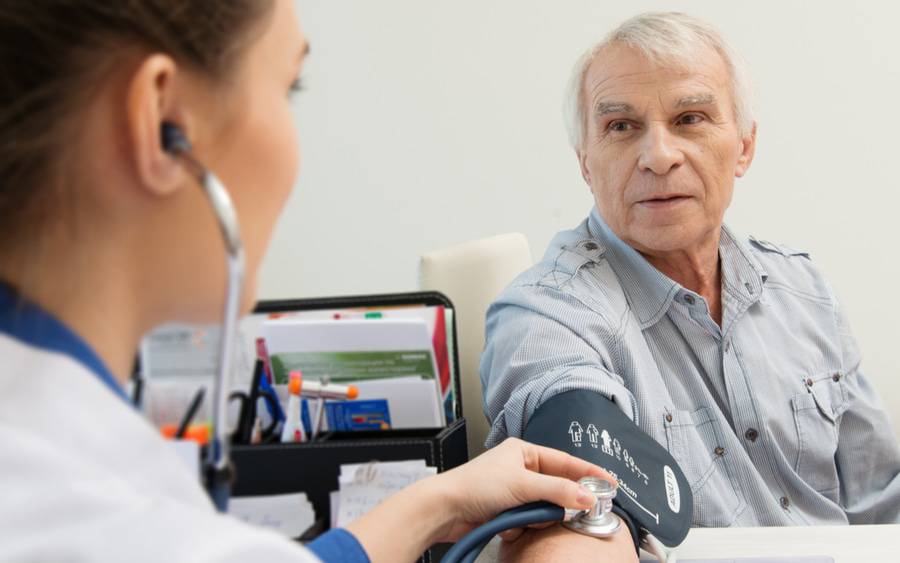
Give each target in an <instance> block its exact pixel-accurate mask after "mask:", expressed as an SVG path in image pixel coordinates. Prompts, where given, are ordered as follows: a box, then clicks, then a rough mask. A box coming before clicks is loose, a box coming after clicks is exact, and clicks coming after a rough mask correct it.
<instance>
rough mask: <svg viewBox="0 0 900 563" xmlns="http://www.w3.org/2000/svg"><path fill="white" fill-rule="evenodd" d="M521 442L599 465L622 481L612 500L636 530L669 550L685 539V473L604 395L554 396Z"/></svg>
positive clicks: (688, 510) (689, 507) (689, 499)
mask: <svg viewBox="0 0 900 563" xmlns="http://www.w3.org/2000/svg"><path fill="white" fill-rule="evenodd" d="M522 438H523V439H525V440H526V441H528V442H531V443H534V444H539V445H542V446H548V447H551V448H555V449H557V450H562V451H564V452H568V453H570V454H572V455H574V456H575V457H579V458H581V459H585V460H587V461H589V462H591V463H593V464H595V465H599V466H600V467H602V468H603V469H605V470H606V471H608V472H609V473H610V474H612V476H613V477H615V478H616V480H617V481H618V482H619V489H618V492H617V494H616V498H615V499H614V500H613V502H614V503H615V504H616V505H618V506H619V507H620V508H621V509H622V510H623V511H624V512H626V513H627V514H628V516H630V517H631V518H632V520H633V521H634V522H635V523H636V524H637V525H638V527H640V528H642V529H643V530H645V531H646V532H649V533H651V534H653V535H654V536H655V537H656V538H657V539H658V540H659V541H661V542H662V543H664V544H665V545H667V546H670V547H671V546H676V545H678V544H680V543H681V542H682V540H684V538H685V536H686V535H687V533H688V530H689V529H690V526H691V518H692V515H693V506H694V503H693V495H692V494H691V488H690V485H689V484H688V482H687V480H686V479H685V477H684V473H682V471H681V468H680V467H678V464H677V463H676V462H675V459H674V458H672V456H671V455H670V454H669V452H668V451H666V449H665V448H663V447H662V446H661V445H660V444H658V443H657V442H656V441H655V440H654V439H653V438H651V437H650V436H648V435H647V434H646V433H645V432H644V431H642V430H641V429H640V428H638V426H637V425H635V424H634V423H633V422H632V421H631V420H630V419H629V418H628V417H627V416H625V414H624V413H623V412H622V411H621V410H620V409H619V407H617V406H616V405H615V403H613V402H612V401H610V400H609V399H607V398H606V397H604V396H603V395H601V394H600V393H596V392H594V391H587V390H575V391H567V392H565V393H560V394H559V395H556V396H554V397H552V398H550V399H549V400H547V401H546V402H544V403H543V404H542V405H541V406H540V407H539V408H538V410H537V411H535V413H534V415H532V417H531V420H529V421H528V425H527V426H526V428H525V432H524V434H523V435H522ZM697 453H698V455H702V452H697Z"/></svg>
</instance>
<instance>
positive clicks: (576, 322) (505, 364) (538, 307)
mask: <svg viewBox="0 0 900 563" xmlns="http://www.w3.org/2000/svg"><path fill="white" fill-rule="evenodd" d="M614 332H615V327H614V325H613V323H611V322H607V321H606V319H605V318H604V315H603V314H602V313H600V312H598V311H596V310H592V309H590V308H588V307H587V306H586V305H585V304H583V303H580V302H578V301H577V300H576V299H575V298H574V297H572V296H571V295H568V294H567V293H565V292H564V291H563V290H559V289H553V288H546V287H525V288H512V289H508V290H507V291H505V292H504V294H503V295H502V296H501V297H500V299H498V300H497V301H496V302H495V303H494V304H493V305H492V306H491V308H490V309H489V310H488V314H487V325H486V331H485V333H486V337H485V350H484V355H483V356H482V360H481V383H482V388H483V390H484V408H485V415H486V416H487V418H488V420H489V421H490V422H491V426H492V427H491V431H490V434H489V435H488V439H487V446H488V447H492V446H494V445H496V444H498V443H500V442H501V441H503V439H504V438H506V437H507V436H512V437H520V436H521V435H522V432H523V431H524V429H525V425H526V423H527V422H528V420H529V419H530V418H531V415H532V414H534V411H535V410H537V408H538V407H540V405H541V404H542V403H543V402H545V401H546V400H547V399H549V398H551V397H552V396H554V395H557V394H559V393H563V392H565V391H570V390H573V389H584V390H588V391H594V392H596V393H599V394H601V395H603V396H605V397H607V398H609V399H610V400H611V401H613V402H614V403H615V404H616V405H617V406H618V407H619V408H620V409H621V410H622V412H623V413H625V415H626V416H627V417H628V418H630V419H632V420H634V416H635V411H636V402H635V398H634V396H633V395H632V394H631V392H630V391H629V390H628V389H627V387H626V385H625V382H624V381H623V379H622V378H621V377H620V376H618V375H616V374H615V373H612V371H610V369H609V368H608V366H611V365H612V360H611V354H610V353H609V351H608V350H607V342H613V341H615V340H616V337H615V336H614V334H613V333H614ZM604 335H609V336H608V337H605V336H604Z"/></svg>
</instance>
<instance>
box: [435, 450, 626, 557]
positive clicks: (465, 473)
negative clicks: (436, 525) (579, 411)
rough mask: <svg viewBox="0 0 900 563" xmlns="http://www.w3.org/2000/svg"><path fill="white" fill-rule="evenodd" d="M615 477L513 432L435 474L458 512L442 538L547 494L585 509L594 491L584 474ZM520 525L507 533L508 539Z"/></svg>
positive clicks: (548, 497) (545, 497) (555, 500)
mask: <svg viewBox="0 0 900 563" xmlns="http://www.w3.org/2000/svg"><path fill="white" fill-rule="evenodd" d="M587 476H591V477H600V478H603V479H607V480H609V481H611V482H613V483H615V479H614V478H613V477H612V476H611V475H610V474H609V473H607V472H606V471H604V470H603V469H600V468H599V467H597V466H596V465H594V464H592V463H589V462H587V461H584V460H583V459H579V458H577V457H574V456H571V455H569V454H567V453H564V452H561V451H558V450H554V449H551V448H545V447H543V446H536V445H534V444H530V443H528V442H523V441H522V440H518V439H516V438H508V439H507V440H506V441H504V442H503V443H502V444H500V445H499V446H496V447H495V448H493V449H491V450H488V451H487V452H485V453H483V454H482V455H480V456H478V457H476V458H475V459H473V460H472V461H470V462H469V463H466V464H465V465H461V466H459V467H457V468H455V469H453V470H451V471H448V472H446V473H442V474H440V475H437V476H435V477H434V478H433V479H434V481H436V482H440V486H441V487H442V488H444V489H445V490H446V494H447V495H448V496H449V501H448V502H449V506H447V508H448V509H449V510H450V511H451V514H453V515H455V520H454V521H453V523H452V525H451V526H449V527H448V528H447V533H446V535H445V536H444V537H443V538H441V539H442V541H456V540H458V539H459V538H460V537H462V536H463V535H464V534H465V533H466V532H468V531H470V530H471V529H473V528H475V527H477V526H479V525H481V524H483V523H484V522H486V521H488V520H490V519H491V518H493V517H494V516H496V515H497V514H499V513H500V512H503V511H504V510H507V509H509V508H513V507H516V506H520V505H523V504H525V503H529V502H533V501H537V500H545V501H549V502H552V503H553V504H557V505H559V506H562V507H565V508H577V509H580V510H586V509H588V508H590V507H591V506H593V505H594V502H595V497H594V495H593V494H592V493H591V492H590V491H588V490H587V489H585V488H583V487H581V486H580V485H579V484H578V483H576V482H575V481H577V480H578V479H581V478H582V477H587ZM520 533H521V530H512V531H510V532H509V533H505V534H503V538H504V539H505V540H507V541H510V540H513V539H515V537H516V536H518V534H520Z"/></svg>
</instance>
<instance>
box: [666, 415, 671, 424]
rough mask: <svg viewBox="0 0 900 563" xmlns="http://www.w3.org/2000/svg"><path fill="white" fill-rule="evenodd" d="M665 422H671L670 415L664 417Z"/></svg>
mask: <svg viewBox="0 0 900 563" xmlns="http://www.w3.org/2000/svg"><path fill="white" fill-rule="evenodd" d="M666 422H672V415H671V414H667V415H666Z"/></svg>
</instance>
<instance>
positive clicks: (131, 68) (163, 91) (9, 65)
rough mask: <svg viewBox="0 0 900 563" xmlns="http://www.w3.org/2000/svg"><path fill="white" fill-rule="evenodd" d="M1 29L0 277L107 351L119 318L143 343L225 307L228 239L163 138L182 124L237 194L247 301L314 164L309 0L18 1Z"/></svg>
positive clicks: (2, 13)
mask: <svg viewBox="0 0 900 563" xmlns="http://www.w3.org/2000/svg"><path fill="white" fill-rule="evenodd" d="M0 36H2V37H3V41H2V44H0V280H4V281H6V282H7V283H10V284H12V285H13V286H15V287H17V288H18V289H19V291H20V292H21V293H23V294H24V295H25V296H26V297H29V298H31V299H33V300H35V301H37V302H38V303H40V304H41V305H44V306H45V307H46V308H48V309H50V311H51V312H52V313H55V314H57V316H59V317H61V318H62V319H63V320H64V321H67V322H69V323H70V324H71V325H74V326H73V327H74V328H76V330H77V331H79V332H82V333H85V334H83V335H84V336H85V337H86V338H87V339H88V340H89V342H91V341H92V340H94V341H95V342H91V343H93V344H95V345H96V346H98V347H100V348H102V347H103V343H102V342H98V340H103V338H102V336H103V335H102V334H100V333H102V332H104V331H105V332H113V331H120V332H121V331H126V332H127V333H126V334H121V333H120V334H118V335H117V338H119V339H129V340H131V341H132V342H131V343H132V344H133V343H134V342H136V339H138V338H139V336H140V333H141V332H143V331H146V330H148V329H149V328H151V327H152V326H155V325H156V324H159V323H162V322H166V321H171V320H184V321H195V322H204V321H205V322H208V321H214V320H216V319H217V318H218V316H219V314H220V310H221V304H222V302H223V296H224V288H225V285H226V284H225V280H226V272H225V262H224V255H223V253H224V248H223V243H222V241H221V236H220V233H219V230H218V227H217V226H216V222H215V219H214V217H213V215H212V212H211V210H210V207H209V205H208V203H207V201H206V199H205V196H204V195H203V193H202V190H201V188H200V187H199V186H198V184H197V181H196V180H195V179H194V178H193V177H192V176H191V174H190V172H189V171H188V170H187V169H186V168H185V167H184V166H183V165H182V164H181V162H180V161H179V160H178V159H175V158H173V157H172V156H170V155H169V154H168V153H167V152H165V151H164V150H163V147H162V145H161V142H160V126H161V124H162V123H163V122H171V123H174V124H177V125H178V126H180V128H181V129H182V131H183V132H184V133H185V135H186V136H187V138H188V139H189V140H190V142H191V143H192V145H193V150H194V156H195V158H196V159H197V160H199V161H200V162H202V163H203V164H205V165H206V166H207V167H208V168H209V169H210V170H212V171H213V172H214V173H215V174H216V175H218V176H219V177H220V178H221V179H222V181H223V183H224V184H225V185H226V186H227V187H228V188H229V191H230V192H231V195H232V198H233V200H234V203H235V206H236V208H237V211H238V216H239V220H240V223H241V230H242V234H243V237H244V244H245V249H246V258H247V271H248V279H247V285H246V290H245V298H244V308H245V310H246V309H248V308H249V307H250V305H251V304H252V302H253V300H254V294H255V278H256V271H257V270H258V266H259V263H260V261H261V259H262V256H263V254H264V251H265V248H266V245H267V243H268V240H269V237H270V235H271V232H272V227H273V225H274V223H275V221H276V219H277V217H278V214H279V212H280V210H281V208H282V206H283V205H284V202H285V200H286V198H287V196H288V194H289V193H290V190H291V187H292V185H293V184H294V180H295V176H296V174H297V170H298V164H299V156H298V145H297V138H296V134H295V131H294V126H293V118H292V113H291V106H290V98H291V94H292V92H293V90H295V89H296V87H297V80H298V76H299V73H300V70H301V66H302V63H303V59H304V57H305V54H306V52H307V51H308V45H307V43H306V41H305V39H304V38H303V35H302V33H301V31H300V29H299V27H298V24H297V20H296V16H295V14H294V8H293V2H291V1H290V0H271V1H267V0H216V1H215V2H210V1H205V0H203V1H200V0H197V1H188V0H140V1H124V0H123V1H117V2H97V1H96V0H44V1H41V2H16V3H13V4H9V3H6V4H4V5H2V6H0ZM88 309H90V310H91V311H92V312H93V315H94V316H95V317H97V318H98V319H106V320H107V321H108V322H106V326H99V325H100V324H101V323H100V322H99V320H98V321H94V322H93V324H94V325H98V326H90V325H91V324H92V323H91V321H90V320H89V314H88ZM111 317H113V318H111ZM124 317H128V319H124ZM117 324H118V325H119V326H115V325H117ZM95 333H96V334H95ZM107 337H111V335H107Z"/></svg>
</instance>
